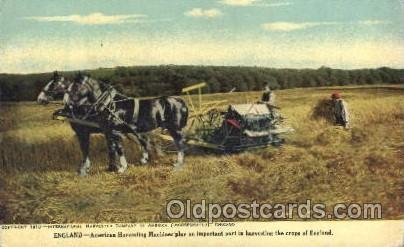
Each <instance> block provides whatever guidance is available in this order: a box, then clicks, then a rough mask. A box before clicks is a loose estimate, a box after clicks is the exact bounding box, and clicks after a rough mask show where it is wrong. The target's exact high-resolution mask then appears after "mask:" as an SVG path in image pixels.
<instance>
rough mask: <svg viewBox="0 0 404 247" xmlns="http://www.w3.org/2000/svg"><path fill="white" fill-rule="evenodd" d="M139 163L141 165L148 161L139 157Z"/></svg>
mask: <svg viewBox="0 0 404 247" xmlns="http://www.w3.org/2000/svg"><path fill="white" fill-rule="evenodd" d="M140 163H141V164H142V165H146V164H147V163H148V160H147V159H140Z"/></svg>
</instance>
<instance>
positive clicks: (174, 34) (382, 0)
mask: <svg viewBox="0 0 404 247" xmlns="http://www.w3.org/2000/svg"><path fill="white" fill-rule="evenodd" d="M0 23H1V25H0V73H39V72H49V71H54V70H62V71H63V70H79V69H93V68H99V67H104V68H105V67H107V68H109V67H115V66H134V65H163V64H164V65H165V64H176V65H219V66H263V67H272V68H319V67H321V66H327V67H332V68H342V69H357V68H376V67H382V66H389V67H393V68H403V64H404V46H403V44H404V42H403V39H404V30H403V24H404V0H58V1H55V0H0Z"/></svg>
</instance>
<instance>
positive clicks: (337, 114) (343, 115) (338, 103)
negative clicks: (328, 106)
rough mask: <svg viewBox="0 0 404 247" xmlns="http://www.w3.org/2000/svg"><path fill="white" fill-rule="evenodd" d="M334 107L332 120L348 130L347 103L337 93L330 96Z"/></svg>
mask: <svg viewBox="0 0 404 247" xmlns="http://www.w3.org/2000/svg"><path fill="white" fill-rule="evenodd" d="M331 99H332V102H333V107H334V119H335V123H336V124H337V125H341V126H343V127H344V128H349V113H348V107H347V103H346V102H345V101H344V100H343V99H342V97H341V95H340V94H339V93H337V92H336V93H333V94H331Z"/></svg>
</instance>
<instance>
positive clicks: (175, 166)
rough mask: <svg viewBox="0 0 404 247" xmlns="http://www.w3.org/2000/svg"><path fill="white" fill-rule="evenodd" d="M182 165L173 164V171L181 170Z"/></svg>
mask: <svg viewBox="0 0 404 247" xmlns="http://www.w3.org/2000/svg"><path fill="white" fill-rule="evenodd" d="M183 169H184V166H183V165H182V164H181V165H180V164H174V171H182V170H183Z"/></svg>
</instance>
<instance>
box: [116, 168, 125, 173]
mask: <svg viewBox="0 0 404 247" xmlns="http://www.w3.org/2000/svg"><path fill="white" fill-rule="evenodd" d="M125 171H126V167H121V168H119V169H118V171H117V172H118V173H119V174H122V173H124V172H125Z"/></svg>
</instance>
